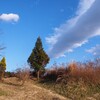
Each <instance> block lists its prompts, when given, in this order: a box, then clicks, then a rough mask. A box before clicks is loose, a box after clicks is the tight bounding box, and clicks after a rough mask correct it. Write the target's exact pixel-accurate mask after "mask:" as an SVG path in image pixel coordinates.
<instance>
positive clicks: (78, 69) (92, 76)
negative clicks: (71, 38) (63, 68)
mask: <svg viewBox="0 0 100 100" xmlns="http://www.w3.org/2000/svg"><path fill="white" fill-rule="evenodd" d="M98 63H99V62H90V61H89V62H87V63H85V64H82V63H72V64H70V65H69V67H68V70H70V71H69V74H70V76H71V77H70V80H71V79H74V81H79V80H80V79H81V80H83V81H84V82H85V83H89V84H95V85H97V84H100V65H99V64H100V63H99V64H98Z"/></svg>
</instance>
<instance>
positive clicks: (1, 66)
mask: <svg viewBox="0 0 100 100" xmlns="http://www.w3.org/2000/svg"><path fill="white" fill-rule="evenodd" d="M5 70H6V59H5V57H3V58H2V60H1V61H0V80H2V77H3V76H4V72H5Z"/></svg>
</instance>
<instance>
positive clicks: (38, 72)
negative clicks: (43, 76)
mask: <svg viewBox="0 0 100 100" xmlns="http://www.w3.org/2000/svg"><path fill="white" fill-rule="evenodd" d="M39 76H40V71H37V80H38V81H39Z"/></svg>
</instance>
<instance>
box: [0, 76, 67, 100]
mask: <svg viewBox="0 0 100 100" xmlns="http://www.w3.org/2000/svg"><path fill="white" fill-rule="evenodd" d="M0 90H3V91H1V92H3V93H1V95H0V100H68V99H67V98H64V97H62V96H60V95H58V94H56V93H54V92H52V91H50V90H46V89H44V88H42V87H38V86H36V85H34V82H33V81H32V80H29V81H27V82H26V83H25V84H24V85H23V86H20V82H19V81H17V78H15V77H13V78H6V79H4V82H3V83H0Z"/></svg>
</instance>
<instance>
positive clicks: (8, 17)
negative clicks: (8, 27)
mask: <svg viewBox="0 0 100 100" xmlns="http://www.w3.org/2000/svg"><path fill="white" fill-rule="evenodd" d="M0 20H1V21H5V22H17V21H18V20H19V15H18V14H13V13H9V14H1V15H0Z"/></svg>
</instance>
